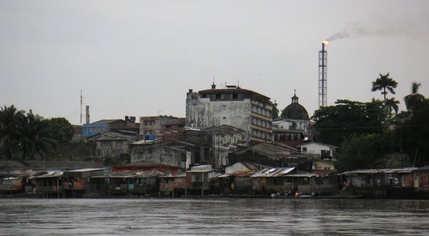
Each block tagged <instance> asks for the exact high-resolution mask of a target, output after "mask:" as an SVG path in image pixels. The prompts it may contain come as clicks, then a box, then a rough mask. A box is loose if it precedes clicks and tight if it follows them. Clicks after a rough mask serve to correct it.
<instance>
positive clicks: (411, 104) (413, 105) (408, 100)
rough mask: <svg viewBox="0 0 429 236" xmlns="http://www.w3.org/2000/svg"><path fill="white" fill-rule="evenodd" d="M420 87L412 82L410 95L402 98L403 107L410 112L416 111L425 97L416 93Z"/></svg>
mask: <svg viewBox="0 0 429 236" xmlns="http://www.w3.org/2000/svg"><path fill="white" fill-rule="evenodd" d="M420 86H421V84H420V83H417V82H413V83H412V85H411V94H409V95H407V96H405V97H404V101H405V106H406V107H407V110H408V111H410V112H414V111H416V110H418V109H419V108H420V107H421V105H422V104H423V102H424V100H425V97H424V96H423V95H421V94H419V93H418V91H419V87H420Z"/></svg>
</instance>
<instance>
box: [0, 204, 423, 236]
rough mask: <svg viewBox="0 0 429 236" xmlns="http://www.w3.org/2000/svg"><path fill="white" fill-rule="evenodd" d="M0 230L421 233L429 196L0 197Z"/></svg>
mask: <svg viewBox="0 0 429 236" xmlns="http://www.w3.org/2000/svg"><path fill="white" fill-rule="evenodd" d="M0 206H1V208H0V209H1V212H2V214H1V215H0V228H1V230H0V235H118V234H119V235H155V234H156V235H173V234H181V235H239V234H240V235H340V234H341V235H344V234H346V235H357V234H364V235H387V234H400V235H424V234H425V233H426V231H427V230H429V225H427V218H428V217H429V201H421V200H420V201H416V200H406V201H405V200H364V199H348V200H347V199H343V200H328V199H325V200H322V199H316V200H315V199H213V200H212V199H0Z"/></svg>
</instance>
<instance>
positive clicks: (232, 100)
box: [185, 84, 272, 143]
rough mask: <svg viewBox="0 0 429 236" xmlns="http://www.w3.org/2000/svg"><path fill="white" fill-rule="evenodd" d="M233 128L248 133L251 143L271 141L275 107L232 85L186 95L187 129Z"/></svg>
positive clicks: (259, 96) (267, 99) (213, 86)
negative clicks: (227, 126) (273, 108)
mask: <svg viewBox="0 0 429 236" xmlns="http://www.w3.org/2000/svg"><path fill="white" fill-rule="evenodd" d="M221 125H230V126H234V127H237V128H239V129H242V130H245V131H246V132H247V135H248V140H249V142H250V143H263V142H267V143H271V142H272V104H271V101H270V98H269V97H266V96H264V95H262V94H259V93H256V92H254V91H251V90H247V89H242V88H240V87H239V86H235V85H231V86H226V88H223V89H216V85H215V84H213V85H212V88H211V89H207V90H201V91H199V92H194V91H193V90H192V89H190V90H189V92H188V93H187V96H186V122H185V126H186V127H188V128H193V129H202V128H207V127H212V126H221Z"/></svg>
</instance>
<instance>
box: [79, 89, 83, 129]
mask: <svg viewBox="0 0 429 236" xmlns="http://www.w3.org/2000/svg"><path fill="white" fill-rule="evenodd" d="M82 105H83V98H82V90H80V125H82Z"/></svg>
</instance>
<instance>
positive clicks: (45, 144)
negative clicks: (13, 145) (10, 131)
mask: <svg viewBox="0 0 429 236" xmlns="http://www.w3.org/2000/svg"><path fill="white" fill-rule="evenodd" d="M17 134H18V136H17V138H18V140H17V141H18V146H19V154H20V157H21V159H22V160H27V159H35V158H36V156H37V157H42V158H45V156H46V155H47V154H51V153H53V151H54V146H55V145H56V141H55V140H54V139H53V138H52V133H51V132H50V129H49V122H48V121H47V120H43V118H41V117H36V116H34V115H33V114H27V116H26V117H25V118H24V119H22V120H21V124H20V125H19V126H18V128H17Z"/></svg>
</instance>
